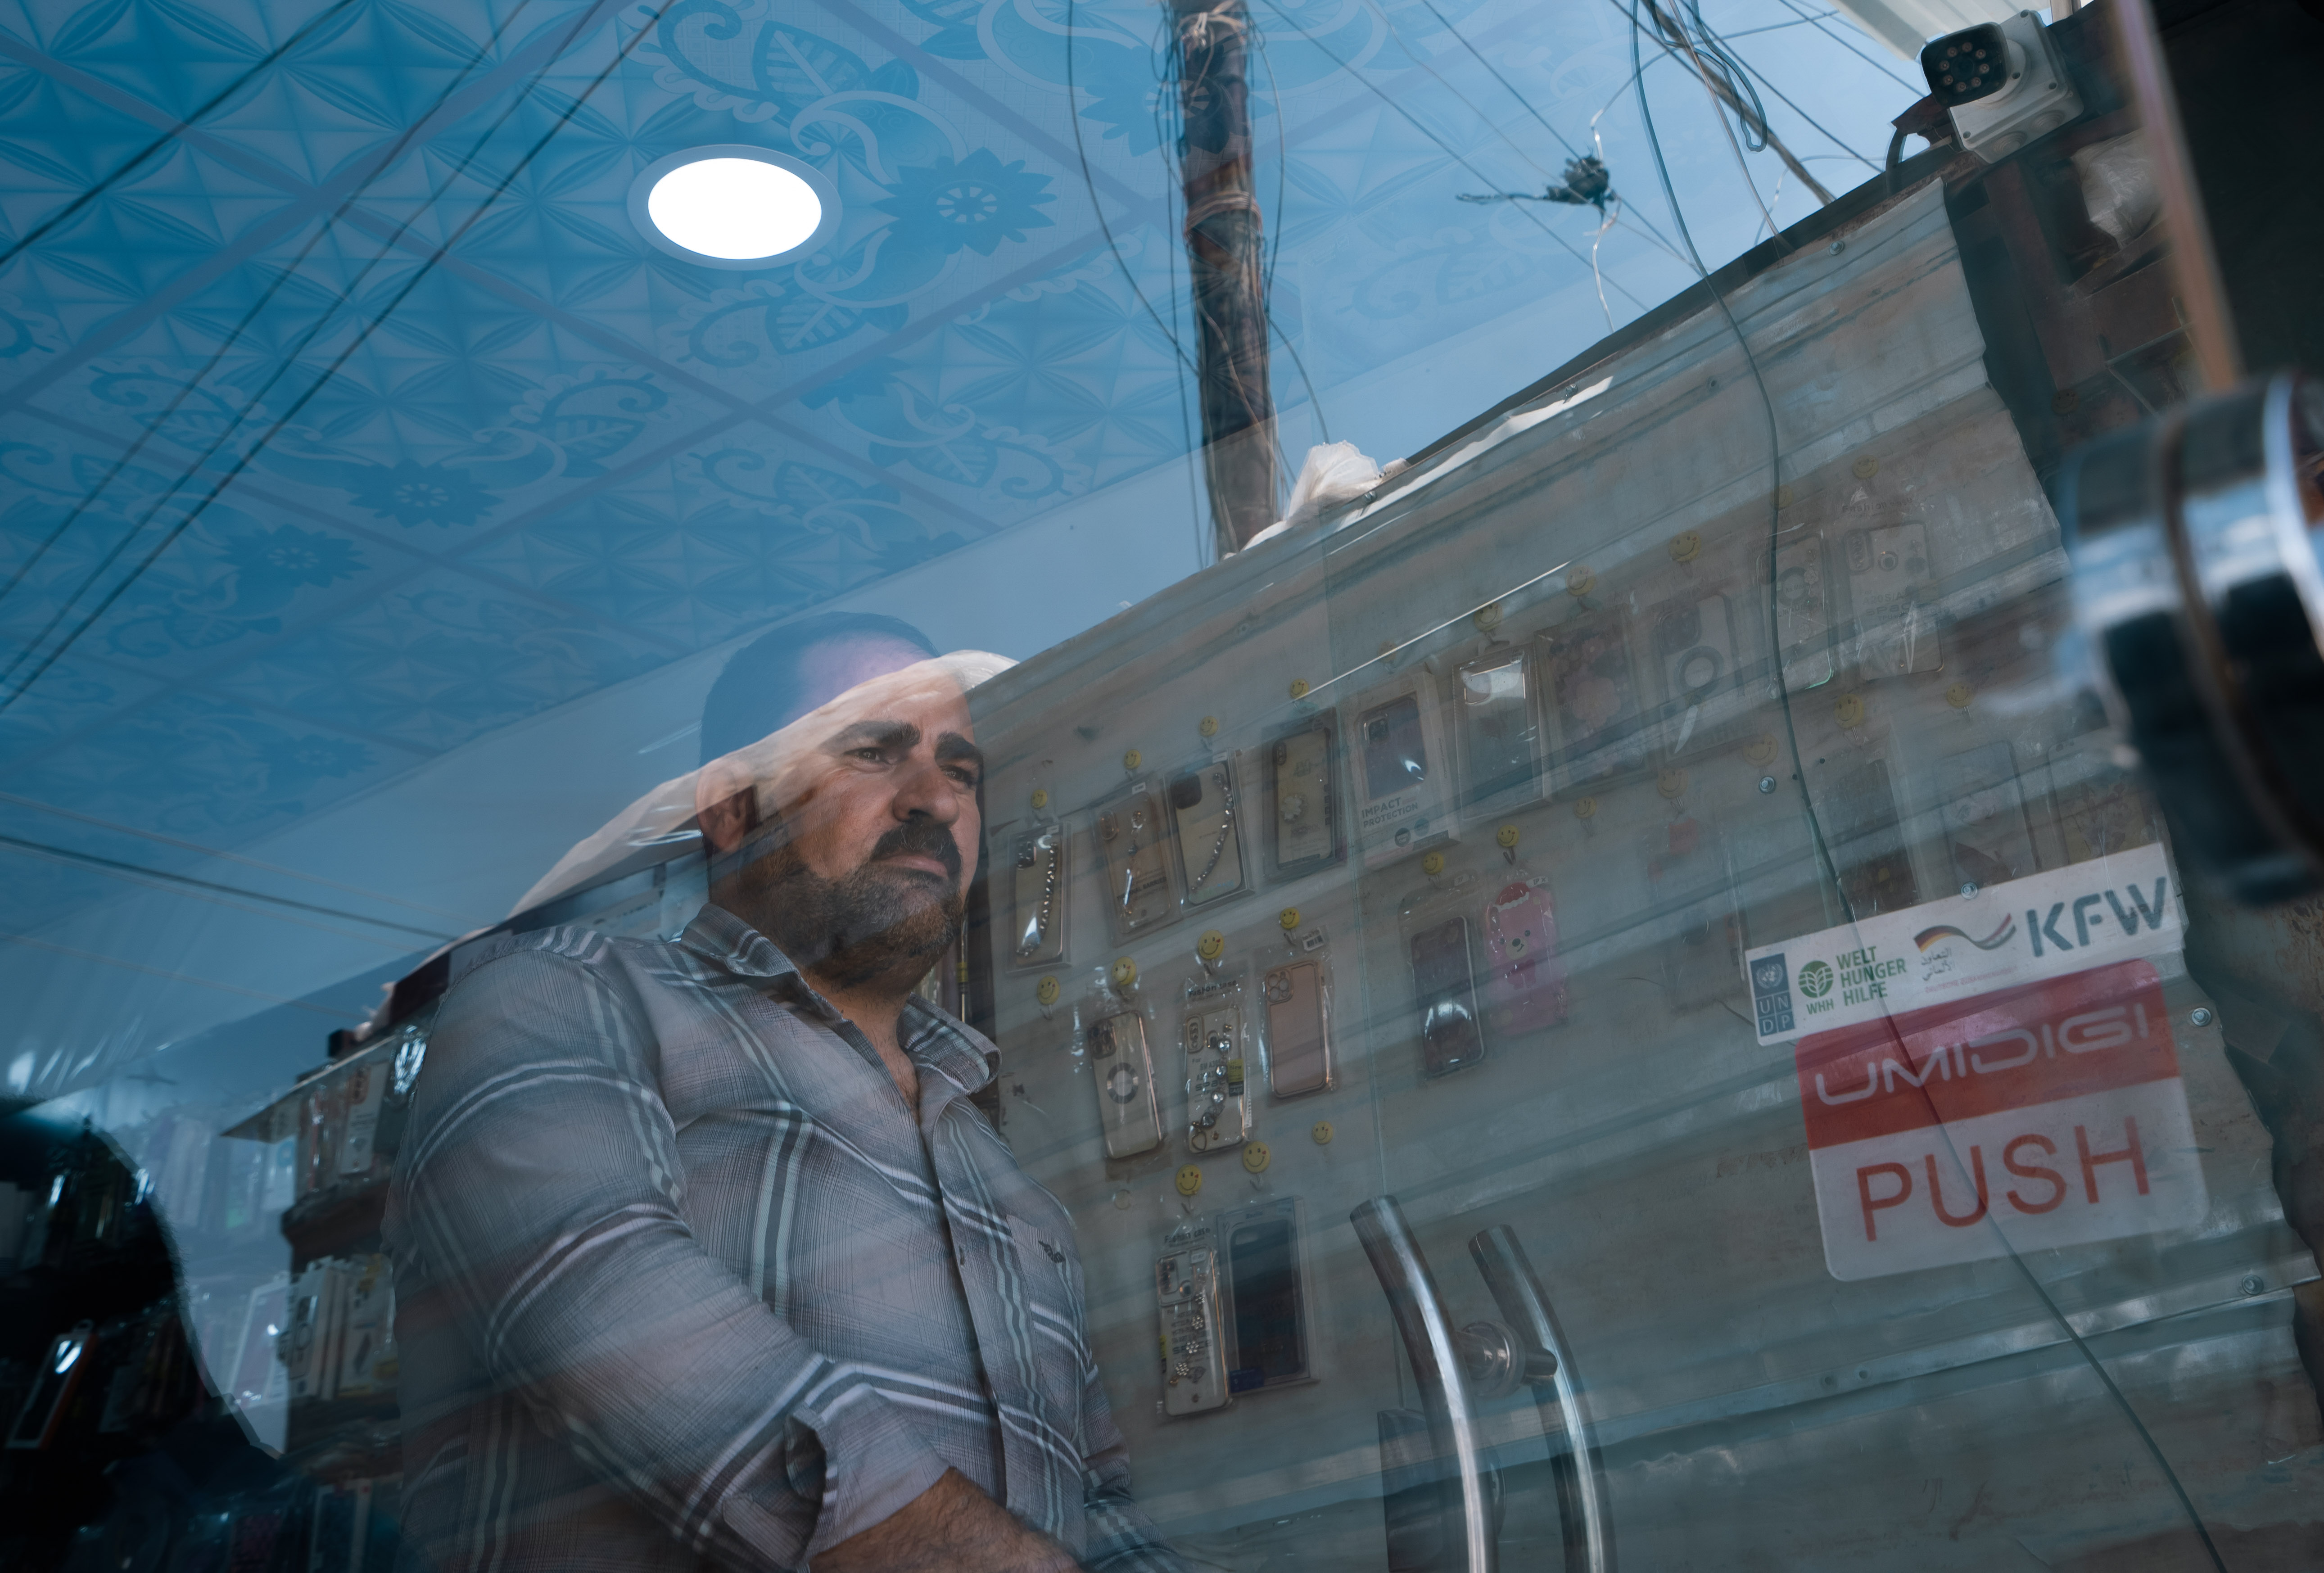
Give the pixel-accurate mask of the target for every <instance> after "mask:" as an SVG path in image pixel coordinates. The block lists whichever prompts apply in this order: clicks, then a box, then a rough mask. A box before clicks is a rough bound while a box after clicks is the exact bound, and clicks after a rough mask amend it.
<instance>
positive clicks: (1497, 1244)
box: [1367, 1204, 1614, 1573]
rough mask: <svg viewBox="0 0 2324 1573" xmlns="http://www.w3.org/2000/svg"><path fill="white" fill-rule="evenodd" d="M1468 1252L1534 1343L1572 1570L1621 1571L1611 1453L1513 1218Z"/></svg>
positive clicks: (1527, 1360) (1533, 1364) (1530, 1356)
mask: <svg viewBox="0 0 2324 1573" xmlns="http://www.w3.org/2000/svg"><path fill="white" fill-rule="evenodd" d="M1367 1205H1370V1204H1367ZM1469 1255H1470V1256H1471V1257H1472V1258H1474V1259H1475V1261H1476V1264H1477V1271H1478V1272H1479V1273H1480V1274H1483V1276H1484V1280H1485V1288H1486V1289H1487V1290H1488V1291H1489V1292H1490V1293H1491V1294H1492V1297H1493V1303H1494V1304H1495V1305H1497V1306H1499V1308H1500V1311H1501V1315H1502V1316H1503V1317H1505V1318H1507V1319H1508V1323H1509V1326H1510V1327H1511V1329H1514V1330H1515V1332H1516V1334H1517V1337H1518V1338H1520V1339H1522V1340H1524V1341H1525V1343H1526V1344H1527V1345H1529V1346H1530V1347H1529V1348H1525V1349H1524V1350H1523V1351H1522V1355H1523V1358H1524V1365H1525V1375H1526V1379H1527V1380H1529V1381H1531V1382H1532V1383H1533V1390H1534V1398H1535V1403H1537V1404H1538V1405H1539V1406H1540V1408H1541V1411H1542V1420H1543V1421H1544V1423H1545V1427H1546V1428H1547V1429H1548V1430H1549V1433H1550V1437H1551V1452H1550V1460H1549V1467H1550V1476H1551V1478H1552V1479H1553V1480H1554V1481H1555V1482H1556V1486H1557V1512H1558V1517H1559V1519H1560V1520H1561V1521H1562V1522H1563V1526H1564V1533H1565V1573H1614V1514H1613V1510H1612V1504H1611V1502H1610V1500H1609V1495H1608V1493H1607V1489H1606V1460H1605V1458H1604V1457H1603V1455H1601V1454H1600V1452H1599V1450H1598V1442H1597V1439H1596V1437H1595V1436H1594V1435H1592V1434H1591V1428H1590V1415H1589V1411H1588V1410H1587V1409H1586V1408H1585V1407H1584V1406H1583V1404H1582V1389H1581V1382H1580V1379H1579V1378H1578V1377H1576V1376H1575V1375H1574V1370H1573V1356H1572V1352H1571V1350H1570V1349H1569V1348H1568V1347H1567V1345H1566V1342H1565V1335H1564V1333H1563V1331H1562V1330H1561V1329H1559V1327H1558V1325H1557V1315H1556V1313H1555V1312H1554V1311H1551V1310H1550V1308H1549V1296H1548V1295H1547V1294H1545V1293H1544V1292H1543V1291H1542V1287H1541V1279H1540V1277H1539V1276H1538V1275H1536V1274H1535V1272H1534V1270H1533V1264H1532V1263H1531V1262H1529V1261H1527V1260H1526V1254H1525V1247H1524V1246H1520V1245H1519V1244H1517V1233H1516V1231H1515V1230H1513V1229H1511V1228H1509V1227H1508V1225H1506V1224H1497V1225H1495V1226H1494V1227H1493V1228H1489V1229H1486V1230H1485V1231H1483V1232H1482V1233H1481V1234H1480V1235H1478V1236H1477V1237H1475V1238H1474V1239H1472V1240H1471V1241H1470V1242H1469ZM1545 1367H1546V1370H1545ZM1560 1431H1563V1434H1564V1438H1565V1446H1564V1447H1563V1449H1559V1448H1558V1447H1557V1445H1556V1437H1557V1435H1558V1433H1559V1432H1560Z"/></svg>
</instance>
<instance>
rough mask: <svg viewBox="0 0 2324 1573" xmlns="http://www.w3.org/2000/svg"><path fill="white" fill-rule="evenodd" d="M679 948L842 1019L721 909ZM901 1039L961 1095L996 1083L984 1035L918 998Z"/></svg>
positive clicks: (709, 910) (708, 912)
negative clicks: (986, 1084) (956, 1087)
mask: <svg viewBox="0 0 2324 1573" xmlns="http://www.w3.org/2000/svg"><path fill="white" fill-rule="evenodd" d="M678 943H679V944H680V945H682V946H684V947H685V948H686V949H687V950H689V951H692V952H694V953H695V954H696V955H697V956H699V957H701V958H702V959H703V960H705V961H709V962H710V963H712V964H713V965H715V966H716V967H718V968H720V969H721V970H724V971H726V972H729V973H732V974H733V976H735V977H737V978H742V979H747V980H754V981H757V982H759V983H761V986H762V987H764V988H765V989H767V991H768V992H769V993H770V994H773V995H775V996H776V997H777V998H781V999H783V1000H784V1001H785V1002H786V1003H788V1004H790V1005H794V1006H798V1007H801V1008H803V1009H805V1010H806V1011H807V1013H808V1014H809V1015H812V1016H817V1017H819V1018H821V1019H822V1020H825V1021H826V1022H836V1021H840V1020H842V1019H844V1018H843V1017H842V1016H840V1014H839V1012H838V1011H837V1010H835V1009H834V1008H833V1007H832V1005H831V1002H830V1001H829V1000H827V999H825V998H824V997H823V996H822V995H820V994H818V993H816V990H815V988H814V986H813V985H812V984H810V983H808V982H807V979H806V978H805V977H804V976H803V975H801V973H800V971H799V970H798V967H796V966H795V965H793V964H792V962H791V959H790V958H789V957H788V956H786V955H784V954H783V952H781V951H780V950H779V949H777V948H776V945H775V942H774V941H772V940H770V939H769V938H768V937H767V936H766V935H764V934H761V933H760V932H759V931H758V930H757V929H755V928H752V926H751V925H750V924H747V923H744V922H743V921H742V919H741V918H739V917H737V916H735V915H733V913H731V912H729V911H727V910H726V909H725V908H724V907H723V906H717V905H715V904H709V903H705V905H704V906H703V908H702V910H701V912H699V913H698V914H696V916H695V919H694V921H693V922H692V923H689V924H687V925H686V932H685V933H684V934H680V935H679V936H678ZM897 1036H898V1038H899V1039H900V1040H901V1042H902V1044H903V1049H904V1053H906V1054H907V1055H908V1056H909V1057H910V1058H911V1059H912V1060H913V1061H914V1062H917V1063H918V1064H921V1065H924V1066H927V1067H928V1068H930V1069H932V1070H935V1071H936V1072H940V1073H941V1074H942V1075H943V1076H944V1078H945V1080H946V1081H951V1082H953V1083H954V1084H955V1085H956V1086H958V1087H959V1088H960V1090H962V1091H963V1092H973V1091H975V1090H977V1089H978V1088H980V1087H982V1086H983V1085H984V1084H985V1083H986V1082H987V1081H991V1079H992V1065H991V1060H990V1059H989V1058H988V1057H987V1052H986V1051H987V1049H988V1047H989V1045H988V1044H986V1042H985V1040H984V1036H983V1035H982V1034H981V1033H979V1032H977V1031H976V1029H975V1028H973V1027H972V1026H969V1025H968V1024H967V1023H965V1022H964V1021H962V1020H961V1019H960V1018H959V1017H958V1016H953V1015H951V1014H950V1013H948V1012H946V1011H944V1010H940V1009H938V1008H937V1007H935V1006H933V1005H930V1004H929V1003H928V1002H927V1000H925V999H923V998H920V997H919V996H918V995H917V994H915V995H913V996H912V997H911V998H908V999H907V1000H906V1001H905V1002H904V1015H903V1019H902V1020H901V1021H900V1022H899V1024H898V1031H897Z"/></svg>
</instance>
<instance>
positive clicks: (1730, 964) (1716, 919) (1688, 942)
mask: <svg viewBox="0 0 2324 1573" xmlns="http://www.w3.org/2000/svg"><path fill="white" fill-rule="evenodd" d="M1645 851H1646V890H1647V897H1648V900H1649V901H1650V902H1651V903H1652V906H1653V910H1654V911H1655V912H1656V913H1657V914H1659V915H1661V921H1662V924H1663V929H1664V933H1665V936H1666V937H1665V939H1664V941H1663V944H1662V952H1663V986H1664V988H1665V989H1666V990H1668V994H1669V1003H1670V1007H1671V1008H1672V1009H1674V1010H1693V1009H1696V1008H1697V1007H1701V1006H1705V1005H1710V1004H1712V1003H1714V1002H1716V1001H1717V1000H1719V999H1720V998H1723V997H1725V996H1726V995H1729V994H1731V993H1735V992H1737V991H1738V988H1739V983H1738V980H1740V979H1741V977H1742V975H1743V952H1742V951H1741V949H1740V947H1739V945H1738V940H1739V938H1740V934H1739V933H1738V927H1739V925H1738V922H1737V919H1736V915H1735V897H1734V891H1733V888H1732V883H1731V881H1730V880H1729V877H1728V871H1727V861H1726V859H1725V857H1724V856H1723V855H1722V854H1721V850H1720V845H1719V840H1718V837H1717V835H1716V834H1715V833H1714V832H1712V830H1711V827H1710V826H1709V825H1706V824H1705V823H1703V822H1702V821H1701V820H1699V819H1696V818H1694V817H1693V816H1692V814H1688V815H1683V816H1682V817H1680V818H1677V819H1674V820H1672V821H1671V822H1670V823H1667V824H1665V825H1662V826H1659V827H1657V828H1656V829H1655V830H1653V831H1651V832H1648V833H1647V836H1646V848H1645Z"/></svg>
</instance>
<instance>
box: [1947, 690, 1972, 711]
mask: <svg viewBox="0 0 2324 1573" xmlns="http://www.w3.org/2000/svg"><path fill="white" fill-rule="evenodd" d="M1976 697H1977V695H1976V693H1975V692H1974V691H1973V690H1972V689H1971V688H1970V687H1969V685H1968V684H1966V683H1956V684H1954V685H1952V686H1950V688H1947V689H1946V690H1945V703H1946V704H1950V705H1951V706H1952V707H1953V708H1954V709H1955V710H1967V709H1968V708H1969V701H1970V700H1972V699H1974V698H1976Z"/></svg>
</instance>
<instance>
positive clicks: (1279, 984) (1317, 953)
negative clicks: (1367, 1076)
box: [1258, 929, 1333, 1098]
mask: <svg viewBox="0 0 2324 1573" xmlns="http://www.w3.org/2000/svg"><path fill="white" fill-rule="evenodd" d="M1306 937H1308V938H1311V939H1313V941H1314V944H1313V945H1312V946H1305V947H1303V946H1301V945H1300V943H1299V942H1298V941H1296V940H1295V941H1294V942H1293V944H1294V949H1295V951H1296V955H1297V959H1296V960H1293V961H1285V960H1283V952H1281V951H1276V950H1269V951H1267V952H1261V954H1260V956H1259V961H1258V965H1259V967H1260V968H1262V969H1263V970H1262V972H1261V974H1260V977H1259V992H1260V994H1261V995H1262V996H1263V997H1264V998H1265V999H1266V1003H1267V1090H1268V1091H1269V1092H1271V1093H1273V1094H1274V1095H1275V1096H1276V1097H1277V1098H1299V1097H1303V1096H1305V1094H1307V1093H1310V1092H1321V1091H1323V1090H1324V1089H1325V1088H1327V1087H1329V1086H1331V1084H1332V1072H1333V1064H1332V970H1331V961H1330V952H1329V949H1328V948H1327V947H1326V946H1325V944H1324V943H1323V931H1322V930H1321V929H1317V930H1314V931H1312V932H1311V934H1309V935H1308V936H1306Z"/></svg>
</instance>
